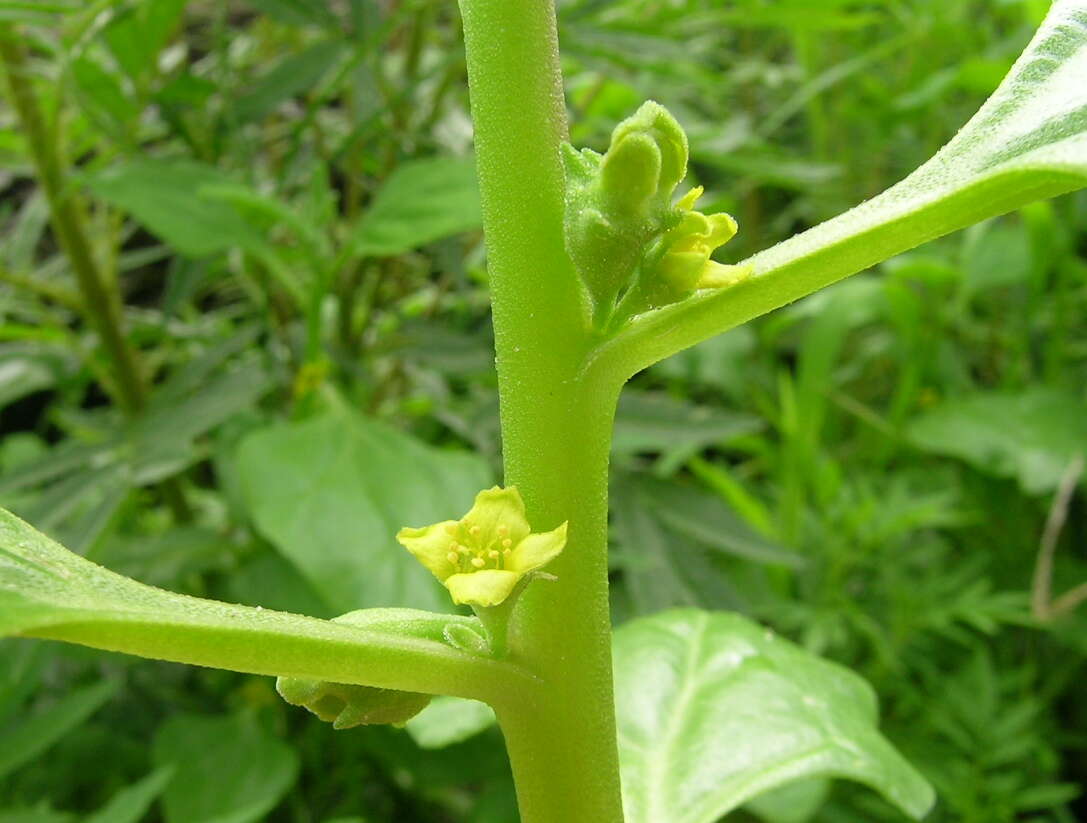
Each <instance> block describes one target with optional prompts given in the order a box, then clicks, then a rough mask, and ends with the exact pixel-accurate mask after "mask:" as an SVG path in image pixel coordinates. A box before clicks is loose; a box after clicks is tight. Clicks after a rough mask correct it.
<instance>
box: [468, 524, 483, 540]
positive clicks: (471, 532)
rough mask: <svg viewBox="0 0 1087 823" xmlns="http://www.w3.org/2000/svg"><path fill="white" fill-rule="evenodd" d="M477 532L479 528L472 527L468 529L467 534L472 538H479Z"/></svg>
mask: <svg viewBox="0 0 1087 823" xmlns="http://www.w3.org/2000/svg"><path fill="white" fill-rule="evenodd" d="M479 532H480V528H479V526H472V528H470V529H468V534H470V535H472V537H479Z"/></svg>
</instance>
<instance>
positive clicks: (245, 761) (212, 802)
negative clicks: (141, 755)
mask: <svg viewBox="0 0 1087 823" xmlns="http://www.w3.org/2000/svg"><path fill="white" fill-rule="evenodd" d="M154 757H155V762H156V763H157V764H159V765H160V766H167V767H172V768H173V769H174V770H175V777H174V780H173V781H171V783H170V785H169V787H168V788H167V789H166V794H165V795H163V798H162V805H163V810H164V812H165V817H166V823H252V821H255V820H260V819H263V817H264V815H265V814H267V813H268V812H269V811H271V810H272V809H273V808H275V806H276V804H278V803H279V801H280V799H281V798H282V797H283V795H284V794H286V792H287V790H288V789H289V788H290V787H291V786H292V785H293V784H294V781H295V780H296V779H297V777H298V755H297V754H295V752H294V750H293V749H292V748H291V747H290V746H288V745H287V744H286V743H283V742H282V741H280V740H278V739H276V738H275V737H273V736H272V735H270V734H268V732H266V731H264V730H263V729H262V728H260V726H258V725H257V724H256V722H255V721H254V720H253V719H252V718H249V717H243V716H234V717H200V716H196V715H175V716H173V717H171V718H170V719H169V720H167V721H166V723H164V724H163V725H162V726H161V727H160V728H159V731H158V733H157V734H156V735H155V744H154Z"/></svg>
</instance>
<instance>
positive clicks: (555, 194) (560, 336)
mask: <svg viewBox="0 0 1087 823" xmlns="http://www.w3.org/2000/svg"><path fill="white" fill-rule="evenodd" d="M461 8H462V11H463V16H464V35H465V44H466V47H467V58H468V80H469V88H470V92H471V102H472V118H473V121H474V123H475V138H476V159H477V163H478V166H479V177H480V187H481V192H482V196H483V220H484V229H485V232H486V236H487V259H488V270H489V272H490V279H491V294H492V300H493V304H494V326H495V342H496V350H497V355H498V376H499V391H500V395H501V408H502V436H503V446H504V460H505V469H506V483H507V484H516V485H517V487H518V488H519V489H520V491H521V494H522V495H523V496H524V498H525V502H526V504H527V506H528V514H529V520H530V522H531V523H532V524H533V526H534V528H536V529H550V528H553V527H554V526H557V525H558V524H559V523H561V522H562V521H564V520H566V521H569V524H570V527H569V541H568V543H567V547H566V550H565V551H564V552H563V554H562V555H561V556H560V557H559V558H558V559H557V560H556V561H555V562H554V563H553V564H551V565H550V566H548V569H547V570H548V571H549V572H553V573H554V574H555V575H557V577H558V580H557V581H554V582H547V581H539V582H536V583H533V584H532V585H531V586H530V587H529V588H528V590H527V591H526V592H525V594H524V596H523V597H522V598H521V602H520V603H519V605H518V607H517V610H516V612H515V614H514V625H513V628H512V631H511V635H510V647H511V653H512V655H513V656H514V658H515V659H518V660H520V661H522V662H524V663H525V664H526V665H528V666H529V668H531V669H532V670H533V671H534V672H536V673H538V674H539V675H540V677H541V678H542V679H543V681H544V684H543V687H542V688H540V689H538V690H537V689H533V690H532V691H531V692H529V691H523V692H517V693H514V694H511V695H510V699H509V700H508V701H502V702H501V703H499V704H498V706H497V709H498V714H499V720H500V722H501V724H502V729H503V732H504V734H505V736H506V743H507V747H508V749H509V754H510V761H511V763H512V766H513V772H514V778H515V780H516V783H517V796H518V804H519V806H520V810H521V819H522V821H523V823H573V821H578V823H581V821H592V822H593V823H619V821H621V820H622V816H623V815H622V806H621V802H620V795H619V767H618V754H617V748H616V737H615V712H614V701H613V694H612V675H611V630H610V621H609V613H608V588H607V587H608V581H607V460H608V452H609V443H610V439H611V421H612V416H613V412H614V407H615V400H616V397H617V396H618V390H619V385H620V384H619V383H614V382H613V383H609V384H606V385H605V384H593V385H587V384H585V383H584V382H582V381H579V380H578V379H577V377H576V375H577V374H578V373H579V370H580V364H581V363H582V362H583V360H584V358H585V356H586V354H587V352H588V349H589V346H590V340H589V326H588V320H587V318H586V317H585V316H584V315H583V311H582V308H581V306H582V301H581V299H580V294H579V289H580V286H579V282H578V279H577V275H576V273H575V272H574V270H573V267H572V265H571V263H570V261H569V259H568V257H567V255H566V252H565V247H564V242H563V234H562V213H563V174H562V167H561V163H560V156H559V144H560V142H561V141H562V140H563V139H565V136H566V114H565V104H564V100H563V93H562V78H561V74H560V71H559V62H558V48H557V38H556V33H555V15H554V7H553V4H552V3H551V2H549V0H461Z"/></svg>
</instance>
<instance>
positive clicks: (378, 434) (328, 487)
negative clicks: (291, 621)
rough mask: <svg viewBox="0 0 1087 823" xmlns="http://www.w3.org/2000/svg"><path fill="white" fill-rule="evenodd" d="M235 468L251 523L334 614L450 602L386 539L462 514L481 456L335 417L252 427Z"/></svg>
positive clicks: (485, 474)
mask: <svg viewBox="0 0 1087 823" xmlns="http://www.w3.org/2000/svg"><path fill="white" fill-rule="evenodd" d="M237 466H238V473H239V477H240V479H241V483H242V487H243V490H244V494H245V499H246V501H247V504H248V506H249V510H250V512H251V514H252V516H253V520H254V521H255V523H256V525H257V528H258V529H259V530H260V531H261V532H262V533H263V534H264V535H265V536H266V537H268V538H269V539H270V540H271V541H272V542H273V543H274V544H275V545H276V547H277V548H278V549H279V550H280V551H281V552H282V553H283V554H284V555H285V556H286V557H287V558H289V559H290V560H291V561H292V562H293V563H294V564H295V565H296V566H297V567H298V568H299V569H300V570H301V571H302V573H303V574H304V575H305V576H306V577H307V579H308V580H309V581H310V583H311V584H312V585H313V587H314V589H315V590H316V591H317V592H319V593H320V594H321V596H322V597H323V598H324V599H325V600H326V602H327V603H328V605H329V606H330V608H332V610H333V611H336V612H346V611H350V610H352V609H357V608H361V607H366V608H369V607H373V606H387V605H409V606H413V607H417V608H432V609H438V610H441V609H448V608H450V606H451V604H450V601H449V597H448V595H447V594H446V592H445V590H444V589H442V587H441V586H440V585H438V583H437V581H435V580H434V578H433V576H432V575H431V574H430V572H428V571H427V570H426V569H424V568H423V567H422V566H421V565H420V564H419V563H418V562H417V561H416V560H415V559H414V558H413V557H412V556H411V555H410V554H408V552H406V551H405V550H404V549H403V547H401V546H400V545H399V544H397V542H396V540H395V535H396V532H397V531H398V530H399V529H400V528H401V527H402V526H426V525H429V524H431V523H437V522H439V521H441V520H448V519H451V518H457V517H460V516H461V515H462V514H464V513H465V512H466V511H468V509H469V508H470V507H471V506H472V501H473V499H474V497H475V494H476V492H478V491H479V490H480V489H483V488H486V487H488V486H490V485H492V478H491V476H490V472H489V470H488V469H487V467H486V465H485V464H484V463H483V461H482V460H480V459H479V458H477V457H475V456H474V455H470V454H467V453H463V452H452V451H441V450H438V449H434V448H432V447H429V446H427V445H425V444H423V443H421V442H420V441H418V440H416V439H415V438H413V437H411V436H409V435H406V434H404V433H402V432H400V431H397V430H396V429H393V428H390V427H389V426H386V425H384V424H382V423H378V422H376V421H372V420H368V419H366V418H363V417H360V416H357V415H349V414H346V413H344V414H326V415H324V416H321V417H316V418H313V419H311V420H307V421H304V422H300V423H280V424H276V425H273V426H270V427H268V428H266V429H262V430H258V431H256V432H254V433H252V434H250V435H249V436H248V437H246V439H245V440H244V441H243V442H242V444H241V446H240V447H239V449H238V459H237Z"/></svg>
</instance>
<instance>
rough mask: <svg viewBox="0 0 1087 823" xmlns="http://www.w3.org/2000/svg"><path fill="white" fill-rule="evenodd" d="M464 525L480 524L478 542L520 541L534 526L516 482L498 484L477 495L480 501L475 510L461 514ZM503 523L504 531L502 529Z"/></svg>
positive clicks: (474, 507)
mask: <svg viewBox="0 0 1087 823" xmlns="http://www.w3.org/2000/svg"><path fill="white" fill-rule="evenodd" d="M460 522H461V525H462V527H464V528H468V529H471V528H473V527H478V528H479V531H478V532H477V533H476V534H475V542H476V543H477V544H478V545H481V546H487V545H490V544H491V543H492V542H494V541H498V542H501V541H502V540H503V539H507V538H508V539H509V540H512V541H513V545H517V544H518V543H520V542H521V541H522V540H523V539H524V538H525V537H526V536H527V535H528V533H529V532H530V531H532V529H530V528H529V525H528V520H527V519H526V518H525V501H524V500H522V499H521V493H520V492H519V491H517V487H516V486H509V487H507V488H504V489H503V488H502V487H500V486H494V487H493V488H490V489H485V490H484V491H481V492H480V493H479V494H477V495H476V502H475V504H474V505H473V506H472V509H471V511H469V512H468V514H466V515H464V517H463V518H461V521H460ZM499 527H503V533H502V534H501V535H500V534H499V533H498V530H499Z"/></svg>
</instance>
